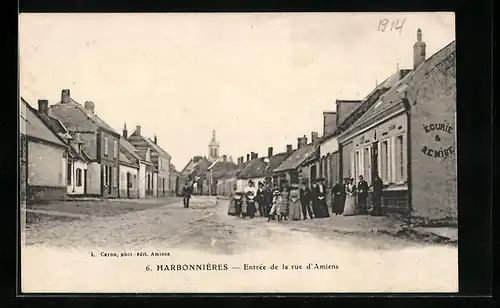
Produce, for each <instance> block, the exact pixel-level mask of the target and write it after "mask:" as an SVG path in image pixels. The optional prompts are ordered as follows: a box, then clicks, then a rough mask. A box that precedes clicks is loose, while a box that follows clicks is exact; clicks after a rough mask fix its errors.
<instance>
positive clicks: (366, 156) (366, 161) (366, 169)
mask: <svg viewBox="0 0 500 308" xmlns="http://www.w3.org/2000/svg"><path fill="white" fill-rule="evenodd" d="M363 177H364V178H365V181H368V180H369V179H370V147H367V148H365V150H364V153H363Z"/></svg>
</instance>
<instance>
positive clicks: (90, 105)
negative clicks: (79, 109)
mask: <svg viewBox="0 0 500 308" xmlns="http://www.w3.org/2000/svg"><path fill="white" fill-rule="evenodd" d="M84 106H85V109H87V110H88V111H89V112H90V113H92V114H94V109H95V105H94V103H92V102H90V101H86V102H85V105H84Z"/></svg>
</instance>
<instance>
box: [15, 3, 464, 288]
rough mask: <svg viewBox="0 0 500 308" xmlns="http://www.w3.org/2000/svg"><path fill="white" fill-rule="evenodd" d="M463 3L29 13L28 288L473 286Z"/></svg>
mask: <svg viewBox="0 0 500 308" xmlns="http://www.w3.org/2000/svg"><path fill="white" fill-rule="evenodd" d="M455 49H456V47H455V16H454V14H453V13H444V12H426V13H419V12H378V13H377V12H373V13H354V12H353V13H347V12H343V13H168V14H167V13H154V14H153V13H147V14H146V13H141V14H139V13H130V14H128V13H127V14H124V13H120V14H118V13H116V14H115V13H113V14H111V13H109V14H104V13H103V14H96V13H72V14H69V13H68V14H66V13H57V14H56V13H54V14H52V13H50V14H49V13H45V14H36V13H30V14H28V13H22V14H20V17H19V57H20V76H19V80H20V86H19V93H20V98H19V131H20V134H19V138H20V139H19V140H20V143H19V158H20V164H19V170H20V177H19V179H20V183H19V194H20V203H19V217H20V224H19V225H20V230H19V237H20V247H19V254H20V263H21V265H20V268H21V273H20V284H21V291H22V292H23V293H24V294H39V293H47V294H57V293H167V294H168V293H233V292H242V293H289V292H294V293H302V292H304V293H325V292H326V293H339V294H340V293H345V292H349V293H358V292H374V293H379V292H398V293H401V292H403V293H404V292H458V236H457V231H458V226H457V219H458V207H457V202H458V201H457V150H456V144H457V135H456V103H457V101H456V100H457V99H456V61H455V53H456V51H455Z"/></svg>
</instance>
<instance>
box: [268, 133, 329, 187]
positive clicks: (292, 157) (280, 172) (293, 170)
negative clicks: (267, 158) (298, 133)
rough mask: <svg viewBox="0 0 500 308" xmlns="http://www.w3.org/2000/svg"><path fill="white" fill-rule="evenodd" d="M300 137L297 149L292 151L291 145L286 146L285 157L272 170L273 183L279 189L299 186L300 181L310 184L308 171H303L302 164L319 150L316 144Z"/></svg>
mask: <svg viewBox="0 0 500 308" xmlns="http://www.w3.org/2000/svg"><path fill="white" fill-rule="evenodd" d="M303 138H304V137H300V138H298V139H299V142H298V149H296V150H295V151H293V148H292V145H287V151H286V153H287V157H286V159H284V160H283V162H282V163H281V164H280V165H279V166H278V167H277V168H276V169H274V170H273V174H274V179H275V183H276V184H278V185H279V186H280V187H283V186H285V185H290V184H299V183H301V181H302V180H305V181H308V182H310V174H311V172H310V171H309V170H305V169H303V166H302V163H303V162H304V161H305V160H306V159H307V158H308V157H309V156H310V155H314V153H315V152H316V151H317V149H318V148H319V145H318V144H317V142H316V143H311V144H305V143H307V138H306V139H303Z"/></svg>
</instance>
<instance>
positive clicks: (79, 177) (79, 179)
mask: <svg viewBox="0 0 500 308" xmlns="http://www.w3.org/2000/svg"><path fill="white" fill-rule="evenodd" d="M75 181H76V186H77V187H81V186H82V169H80V168H78V169H76V174H75Z"/></svg>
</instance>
